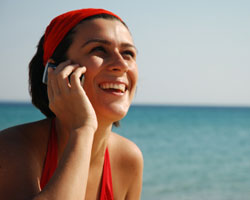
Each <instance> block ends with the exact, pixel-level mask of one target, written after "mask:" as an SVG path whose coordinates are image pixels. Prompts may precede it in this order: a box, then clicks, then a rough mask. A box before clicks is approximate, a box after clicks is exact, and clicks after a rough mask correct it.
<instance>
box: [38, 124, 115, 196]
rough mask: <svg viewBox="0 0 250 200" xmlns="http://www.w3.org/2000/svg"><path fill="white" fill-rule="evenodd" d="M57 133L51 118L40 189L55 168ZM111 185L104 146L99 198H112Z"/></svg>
mask: <svg viewBox="0 0 250 200" xmlns="http://www.w3.org/2000/svg"><path fill="white" fill-rule="evenodd" d="M57 149H58V145H57V134H56V127H55V119H53V120H52V124H51V133H50V138H49V142H48V149H47V155H46V158H45V164H44V168H43V172H42V177H41V180H40V186H41V189H43V188H44V187H45V185H46V184H47V183H48V182H49V180H50V178H51V177H52V175H53V174H54V172H55V170H56V168H57V155H58V154H57ZM113 199H114V197H113V187H112V175H111V167H110V160H109V151H108V148H106V151H105V156H104V164H103V172H102V185H101V194H100V200H113Z"/></svg>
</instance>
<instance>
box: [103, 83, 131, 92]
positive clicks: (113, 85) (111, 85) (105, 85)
mask: <svg viewBox="0 0 250 200" xmlns="http://www.w3.org/2000/svg"><path fill="white" fill-rule="evenodd" d="M100 88H101V89H104V90H109V89H114V90H119V91H120V92H125V91H126V85H125V84H123V83H102V84H100Z"/></svg>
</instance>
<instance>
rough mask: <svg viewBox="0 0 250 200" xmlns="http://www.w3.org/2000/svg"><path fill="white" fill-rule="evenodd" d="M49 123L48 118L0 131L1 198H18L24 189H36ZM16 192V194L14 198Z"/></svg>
mask: <svg viewBox="0 0 250 200" xmlns="http://www.w3.org/2000/svg"><path fill="white" fill-rule="evenodd" d="M49 126H50V125H49V121H48V120H42V121H38V122H33V123H27V124H22V125H18V126H14V127H10V128H8V129H5V130H3V131H1V132H0V198H1V199H7V198H4V197H8V199H9V197H13V199H19V198H20V199H22V198H21V196H22V195H25V194H26V192H27V191H29V192H28V193H30V194H35V193H37V192H38V191H39V184H38V181H37V180H38V177H40V176H41V171H42V167H43V162H44V161H43V160H44V157H45V154H46V147H47V140H48V135H49V134H48V132H49V131H48V130H49ZM43 140H44V141H43ZM23 183H25V184H24V185H23ZM20 186H21V187H20ZM13 191H15V193H14V194H13ZM16 194H18V195H20V197H19V198H14V196H16Z"/></svg>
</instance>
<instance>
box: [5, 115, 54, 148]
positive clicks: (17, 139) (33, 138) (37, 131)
mask: <svg viewBox="0 0 250 200" xmlns="http://www.w3.org/2000/svg"><path fill="white" fill-rule="evenodd" d="M49 127H50V123H49V120H48V119H46V120H41V121H37V122H32V123H26V124H21V125H17V126H13V127H10V128H7V129H4V130H2V131H1V132H0V153H1V152H7V151H9V152H15V153H22V152H20V151H22V150H23V151H26V150H34V153H36V151H39V150H41V149H43V148H44V146H46V145H47V144H44V143H46V142H42V141H47V140H48V135H49Z"/></svg>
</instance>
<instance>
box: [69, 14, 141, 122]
mask: <svg viewBox="0 0 250 200" xmlns="http://www.w3.org/2000/svg"><path fill="white" fill-rule="evenodd" d="M75 30H76V32H75V34H74V38H73V43H72V45H71V46H70V48H69V50H68V52H67V56H68V58H69V59H70V60H71V61H72V62H73V63H77V64H80V65H81V66H85V67H86V68H87V71H86V73H85V79H84V90H85V92H86V93H87V95H88V97H89V99H90V101H91V103H92V105H93V107H94V109H95V112H96V114H97V117H98V119H101V120H107V121H110V122H114V121H118V120H120V119H121V118H123V117H124V116H125V115H126V113H127V111H128V108H129V106H130V104H131V101H132V99H133V96H134V93H135V90H136V83H137V79H138V71H137V65H136V53H137V52H136V48H135V46H134V44H133V40H132V37H131V34H130V33H129V31H128V29H127V28H126V27H125V26H124V25H123V24H122V23H121V22H120V21H118V20H109V19H102V18H98V19H93V20H87V21H84V22H83V23H81V24H79V25H78V26H77V27H76V29H75Z"/></svg>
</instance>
